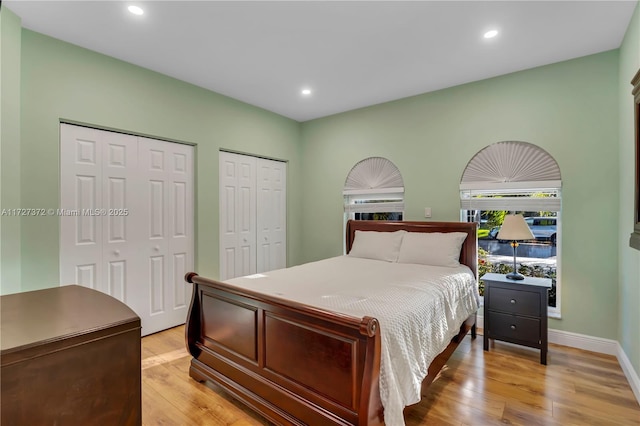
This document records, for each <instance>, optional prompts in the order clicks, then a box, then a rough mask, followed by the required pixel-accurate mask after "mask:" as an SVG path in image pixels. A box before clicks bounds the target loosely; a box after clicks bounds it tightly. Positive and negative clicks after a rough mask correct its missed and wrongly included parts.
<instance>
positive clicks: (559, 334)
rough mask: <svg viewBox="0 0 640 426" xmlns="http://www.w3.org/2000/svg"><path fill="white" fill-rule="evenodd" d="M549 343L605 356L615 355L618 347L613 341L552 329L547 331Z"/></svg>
mask: <svg viewBox="0 0 640 426" xmlns="http://www.w3.org/2000/svg"><path fill="white" fill-rule="evenodd" d="M549 343H555V344H556V345H563V346H569V347H571V348H577V349H584V350H585V351H591V352H598V353H601V354H607V355H617V354H618V346H620V345H619V344H618V342H617V341H615V340H611V339H603V338H601V337H594V336H587V335H585V334H578V333H571V332H570V331H563V330H556V329H553V328H550V329H549Z"/></svg>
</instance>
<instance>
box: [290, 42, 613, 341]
mask: <svg viewBox="0 0 640 426" xmlns="http://www.w3.org/2000/svg"><path fill="white" fill-rule="evenodd" d="M618 107H619V101H618V51H617V50H616V51H609V52H605V53H601V54H597V55H592V56H588V57H583V58H580V59H575V60H572V61H567V62H562V63H558V64H553V65H548V66H544V67H540V68H536V69H532V70H527V71H522V72H518V73H514V74H510V75H506V76H502V77H498V78H494V79H489V80H484V81H480V82H476V83H471V84H466V85H463V86H457V87H453V88H450V89H446V90H441V91H438V92H433V93H428V94H424V95H420V96H415V97H411V98H407V99H402V100H399V101H395V102H390V103H385V104H381V105H377V106H373V107H369V108H364V109H360V110H356V111H351V112H347V113H343V114H339V115H335V116H331V117H326V118H322V119H318V120H314V121H310V122H306V123H303V127H302V135H303V164H304V165H305V173H304V179H305V182H304V187H305V192H304V194H303V198H302V206H303V207H302V209H303V210H302V213H303V218H304V219H303V220H304V222H303V230H304V231H303V232H304V234H303V253H304V260H305V261H310V260H315V259H320V258H323V257H327V256H335V255H338V254H340V253H341V251H342V220H343V219H342V217H343V214H342V203H343V200H342V189H343V186H344V181H345V178H346V176H347V174H348V173H349V171H350V169H351V167H353V165H354V164H355V163H356V162H358V161H359V160H362V159H363V158H366V157H370V156H382V157H386V158H388V159H389V160H391V161H392V162H393V163H394V164H395V165H396V166H397V167H398V168H399V169H400V171H401V173H402V176H403V178H404V183H405V191H406V192H405V204H406V209H405V217H406V219H407V220H424V215H423V212H424V208H425V207H431V208H432V209H433V210H432V213H433V217H432V220H447V221H456V220H459V217H460V213H459V210H460V203H459V190H458V185H459V182H460V177H461V176H462V172H463V170H464V168H465V166H466V165H467V162H468V161H469V160H470V159H471V157H473V155H474V154H475V153H476V152H478V151H479V150H481V149H482V148H484V147H485V146H487V145H489V144H492V143H494V142H498V141H505V140H517V141H526V142H531V143H534V144H536V145H538V146H540V147H542V148H543V149H545V150H546V151H547V152H549V153H550V154H551V155H552V156H553V157H554V158H555V159H556V161H557V162H558V164H559V166H560V169H561V172H562V182H563V189H562V199H563V201H562V203H563V204H562V215H563V216H562V217H563V222H562V242H561V246H560V247H559V249H560V250H561V277H560V278H561V280H562V320H553V319H552V320H550V327H551V328H555V329H560V330H566V331H572V332H576V333H583V334H587V335H592V336H598V337H603V338H609V339H617V333H618V319H617V317H616V315H615V314H614V313H615V312H618V304H619V302H618V235H617V234H618V232H617V230H618V207H619V197H618V192H619V191H618V184H619V180H618V157H619V156H618V144H617V141H618Z"/></svg>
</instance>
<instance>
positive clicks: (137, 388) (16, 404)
mask: <svg viewBox="0 0 640 426" xmlns="http://www.w3.org/2000/svg"><path fill="white" fill-rule="evenodd" d="M0 304H1V306H0V309H1V322H0V333H1V335H2V339H1V341H0V345H1V351H0V360H1V367H0V368H1V369H0V387H1V389H0V392H1V394H2V398H1V400H0V423H1V424H3V425H118V426H125V425H127V426H128V425H132V426H136V425H140V424H141V422H142V418H141V352H140V318H138V316H137V315H136V314H135V313H134V312H133V311H132V310H131V309H130V308H128V307H127V306H126V305H125V304H123V303H122V302H120V301H118V300H117V299H114V298H112V297H111V296H108V295H106V294H104V293H101V292H99V291H96V290H92V289H89V288H85V287H81V286H76V285H71V286H63V287H55V288H50V289H46V290H37V291H30V292H25V293H18V294H11V295H6V296H1V297H0Z"/></svg>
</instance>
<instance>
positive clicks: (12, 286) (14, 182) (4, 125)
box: [0, 7, 22, 294]
mask: <svg viewBox="0 0 640 426" xmlns="http://www.w3.org/2000/svg"><path fill="white" fill-rule="evenodd" d="M21 40H22V21H21V19H20V17H18V16H17V15H16V14H14V13H13V12H11V11H10V10H9V9H7V8H6V7H3V8H2V11H1V12H0V91H1V92H2V100H1V102H2V104H1V108H0V210H1V212H2V214H0V235H1V237H0V294H9V293H17V292H19V291H21V288H22V286H21V280H22V274H21V255H20V251H21V243H20V240H21V228H22V220H21V218H20V215H19V213H20V212H17V211H15V210H14V209H17V208H19V207H21V206H20V191H21V188H20V80H21V79H20V63H21V54H20V52H21V47H22V43H21Z"/></svg>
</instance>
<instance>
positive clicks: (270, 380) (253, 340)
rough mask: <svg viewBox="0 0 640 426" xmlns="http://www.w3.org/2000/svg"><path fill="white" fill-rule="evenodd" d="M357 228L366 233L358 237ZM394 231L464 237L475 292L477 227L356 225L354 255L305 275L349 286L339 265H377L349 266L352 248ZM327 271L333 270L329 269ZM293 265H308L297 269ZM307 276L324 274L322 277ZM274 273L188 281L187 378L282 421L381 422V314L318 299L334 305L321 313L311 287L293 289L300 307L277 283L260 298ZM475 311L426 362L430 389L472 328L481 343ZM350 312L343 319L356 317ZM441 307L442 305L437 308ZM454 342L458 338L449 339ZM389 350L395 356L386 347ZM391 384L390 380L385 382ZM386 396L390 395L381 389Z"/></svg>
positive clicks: (350, 232)
mask: <svg viewBox="0 0 640 426" xmlns="http://www.w3.org/2000/svg"><path fill="white" fill-rule="evenodd" d="M356 231H359V232H358V234H356ZM372 231H375V232H376V234H373V233H372ZM395 231H404V232H406V233H404V232H402V233H403V235H409V233H437V234H433V235H432V236H434V237H435V236H437V235H442V234H441V233H447V235H453V234H448V233H464V234H466V235H462V238H464V241H463V242H462V243H461V247H460V251H459V262H460V264H461V265H466V267H468V269H467V268H465V267H464V266H462V267H458V269H455V268H452V270H454V269H455V270H458V271H459V270H460V269H461V268H462V269H464V270H465V271H466V274H467V275H471V279H472V281H473V284H474V288H475V277H476V273H477V272H476V266H477V240H476V224H475V223H459V222H383V221H349V222H348V224H347V233H346V246H347V252H350V251H351V255H347V256H341V257H340V258H335V259H334V260H332V262H334V263H327V264H324V263H320V262H325V261H320V262H316V263H315V269H313V268H314V266H313V265H312V266H311V267H307V266H305V265H302V268H303V269H299V270H300V271H307V274H308V275H307V276H308V277H309V280H308V281H310V282H311V281H313V282H314V283H315V282H325V283H326V286H327V287H328V288H331V284H333V286H334V287H336V286H337V287H349V286H350V285H351V284H350V282H349V283H339V284H336V283H335V280H336V278H335V276H336V274H339V272H336V271H335V270H334V265H339V264H340V263H345V262H346V263H353V262H354V261H355V262H360V263H362V264H363V265H374V263H371V262H380V261H379V260H368V259H354V260H352V258H353V257H355V256H352V255H353V254H355V252H356V250H355V248H354V250H353V251H352V247H354V240H355V239H356V235H358V237H357V238H358V239H359V241H358V243H359V244H360V245H359V246H358V249H359V252H362V248H363V241H365V240H364V239H363V238H364V236H365V234H366V235H380V234H377V233H379V232H384V233H390V232H391V233H394V232H395ZM384 235H385V236H388V235H392V234H384ZM414 236H415V234H414ZM366 249H367V247H365V251H366ZM365 257H366V256H365ZM366 262H370V263H366ZM382 263H385V262H382ZM386 263H389V262H386ZM456 263H457V262H456ZM327 265H330V266H329V268H328V269H327ZM376 265H377V264H376ZM374 266H375V265H374ZM399 267H404V266H402V265H401V266H399ZM411 267H412V266H409V268H411ZM296 268H301V267H294V268H290V269H296ZM304 268H306V269H304ZM323 268H324V269H323ZM415 268H416V269H418V268H419V267H418V266H416V267H415ZM338 269H339V268H338ZM365 269H369V276H371V275H372V274H375V273H376V272H375V271H376V270H375V268H372V267H368V266H367V267H366V268H365ZM436 269H437V268H436ZM445 269H446V268H440V269H437V270H438V271H442V270H445ZM324 270H326V271H330V270H334V271H333V275H332V274H331V273H328V272H327V274H326V276H323V274H324V273H323V272H322V271H324ZM287 271H289V270H281V271H274V272H273V277H287V275H284V274H287V273H288V272H287ZM308 271H321V272H319V273H317V274H316V273H315V272H308ZM439 273H440V272H439ZM270 274H271V273H265V274H256V275H255V276H250V277H245V278H243V279H241V280H238V279H234V280H229V282H219V281H215V280H212V279H207V278H203V277H200V276H198V275H197V274H196V273H193V272H192V273H189V274H187V276H186V277H185V279H186V281H187V282H189V283H193V284H194V289H193V298H192V300H191V306H190V308H189V313H188V317H187V324H186V343H187V347H188V350H189V352H190V354H191V355H192V356H193V359H192V361H191V367H190V370H189V374H190V376H191V377H193V378H194V379H195V380H198V381H201V382H203V381H212V382H214V383H216V384H217V385H219V386H221V387H222V388H223V389H225V390H226V391H228V392H229V393H230V394H232V395H233V396H234V397H236V398H237V399H238V400H240V401H242V402H243V403H245V404H246V405H248V406H249V407H251V408H253V409H254V410H256V411H257V412H259V413H261V414H262V415H263V416H264V417H265V418H267V419H268V420H270V421H271V422H273V423H276V424H294V425H303V424H306V425H332V424H335V425H381V424H384V423H385V420H384V419H385V415H384V408H383V403H382V401H383V400H384V398H381V388H380V382H381V380H380V377H381V357H382V359H383V364H385V362H386V361H385V360H386V359H388V355H386V354H384V355H382V356H381V354H382V353H383V351H384V349H385V347H381V345H382V344H383V341H384V342H386V340H385V339H386V338H387V337H388V335H385V339H383V338H382V337H381V334H382V332H381V327H385V322H384V321H386V319H385V320H384V321H383V320H381V321H380V322H379V318H376V316H375V315H376V314H375V313H372V314H369V315H367V314H364V315H357V316H356V315H351V314H348V313H345V310H344V309H336V310H334V309H330V308H328V307H327V306H332V305H331V304H330V302H331V297H333V296H332V294H328V295H322V296H321V297H320V299H321V300H323V301H324V300H329V302H327V304H324V306H323V305H320V306H318V305H311V304H308V303H306V300H307V299H306V298H305V297H306V295H307V293H313V291H306V288H305V287H304V285H305V283H304V282H299V283H298V284H299V285H297V286H296V288H297V289H298V290H296V291H298V293H300V297H299V299H298V301H293V300H291V299H290V298H289V297H287V294H286V291H285V290H278V289H279V288H280V287H278V285H279V282H276V283H275V284H276V285H275V287H274V288H275V289H276V290H273V291H271V293H269V292H266V293H265V292H262V291H258V290H259V289H260V288H261V287H260V286H261V285H262V283H263V282H268V281H269V275H270ZM299 276H300V275H297V276H296V277H299ZM274 279H275V278H274ZM278 279H279V278H278ZM323 280H324V281H323ZM272 281H273V280H272ZM304 281H306V280H304ZM316 285H317V284H316ZM364 285H365V286H366V283H364ZM283 288H287V287H283ZM300 289H302V291H301V292H300V291H299V290H300ZM318 291H320V293H318V294H323V293H322V291H324V289H323V290H318ZM372 291H373V290H372ZM475 291H476V292H477V290H475ZM293 299H294V300H295V298H293ZM342 299H344V297H343V298H342ZM360 299H366V297H364V298H360ZM360 299H358V298H354V302H353V303H349V306H352V305H354V306H357V305H358V303H359V301H360ZM476 299H477V297H476ZM341 303H342V302H341ZM456 303H457V302H455V303H449V302H446V303H444V304H445V305H450V304H451V305H455V304H456ZM474 303H476V302H474ZM474 307H475V308H473V312H472V313H470V314H467V313H465V314H464V317H463V318H462V319H460V320H459V322H456V323H455V325H454V326H451V327H449V328H450V329H451V330H449V331H448V333H449V334H447V340H446V341H445V342H444V345H442V344H441V345H442V346H443V347H439V348H438V350H437V352H436V353H439V355H437V356H435V358H433V359H432V361H431V362H430V363H428V362H427V364H425V373H426V366H427V365H428V375H426V377H425V378H424V380H423V381H422V386H423V387H425V386H428V384H429V383H431V381H433V379H434V378H435V376H436V375H437V373H438V372H439V371H440V369H441V368H442V367H443V366H444V364H445V362H446V361H447V359H448V357H449V356H450V355H451V354H452V353H453V351H454V350H455V349H456V347H457V345H458V343H459V342H460V341H461V340H462V338H463V337H464V336H465V335H466V334H467V332H468V331H469V330H471V334H472V337H474V338H475V327H476V326H475V321H476V314H475V309H477V305H474ZM349 309H352V308H349ZM349 309H347V310H346V312H351V311H350V310H349ZM358 309H359V308H358ZM466 309H469V308H466ZM440 310H441V309H440V308H438V309H437V310H436V311H438V312H439V311H440ZM341 311H342V312H341ZM399 311H400V310H399ZM354 312H359V311H354ZM363 312H366V311H363ZM413 312H414V313H415V309H414V310H413ZM465 312H467V311H465ZM409 314H410V313H409ZM409 314H408V315H409ZM380 315H382V314H380ZM385 315H387V314H385ZM414 316H415V315H414ZM456 321H458V320H456ZM449 322H451V320H449ZM450 336H453V337H452V338H451V339H449V337H450ZM410 340H411V339H410ZM422 340H424V338H422ZM447 344H448V345H447ZM386 350H387V351H388V350H390V349H389V348H388V347H386ZM385 356H386V357H387V358H385ZM385 365H387V364H385ZM386 368H387V369H388V367H386ZM383 370H384V369H383ZM387 381H388V380H384V382H385V383H386V382H387ZM382 393H383V394H384V395H387V391H386V390H384V389H383V392H382ZM418 398H419V396H418ZM387 414H388V413H387ZM401 415H402V412H401V409H400V416H401ZM387 422H388V423H390V422H389V421H388V420H387ZM400 422H402V420H400ZM392 423H395V422H392Z"/></svg>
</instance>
